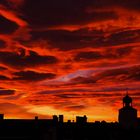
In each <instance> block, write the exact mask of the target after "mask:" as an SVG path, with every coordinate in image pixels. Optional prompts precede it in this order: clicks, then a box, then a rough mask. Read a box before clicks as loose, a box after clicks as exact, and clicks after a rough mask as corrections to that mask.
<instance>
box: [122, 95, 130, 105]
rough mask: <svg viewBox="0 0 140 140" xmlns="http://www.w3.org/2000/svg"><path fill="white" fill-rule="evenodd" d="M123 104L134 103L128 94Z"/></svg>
mask: <svg viewBox="0 0 140 140" xmlns="http://www.w3.org/2000/svg"><path fill="white" fill-rule="evenodd" d="M123 102H124V103H128V104H129V103H132V98H131V97H130V96H129V95H128V94H126V96H125V97H124V98H123Z"/></svg>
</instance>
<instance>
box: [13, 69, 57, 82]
mask: <svg viewBox="0 0 140 140" xmlns="http://www.w3.org/2000/svg"><path fill="white" fill-rule="evenodd" d="M14 76H15V77H14V78H13V80H22V81H32V82H34V81H41V80H45V79H53V78H55V76H56V75H55V74H53V73H38V72H34V71H20V72H15V73H14Z"/></svg>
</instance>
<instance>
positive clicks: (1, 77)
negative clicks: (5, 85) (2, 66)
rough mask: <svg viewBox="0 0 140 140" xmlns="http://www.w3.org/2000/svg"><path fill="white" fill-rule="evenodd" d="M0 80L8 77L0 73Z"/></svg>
mask: <svg viewBox="0 0 140 140" xmlns="http://www.w3.org/2000/svg"><path fill="white" fill-rule="evenodd" d="M0 80H10V78H8V77H6V76H4V75H0Z"/></svg>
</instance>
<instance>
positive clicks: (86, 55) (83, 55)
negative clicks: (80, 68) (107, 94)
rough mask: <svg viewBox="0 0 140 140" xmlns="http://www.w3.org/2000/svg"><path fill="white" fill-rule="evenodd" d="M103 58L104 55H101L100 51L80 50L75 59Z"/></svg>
mask: <svg viewBox="0 0 140 140" xmlns="http://www.w3.org/2000/svg"><path fill="white" fill-rule="evenodd" d="M101 58H103V55H101V54H100V53H99V52H91V51H90V52H80V53H78V54H77V55H76V56H75V58H74V60H76V61H86V60H88V61H89V60H98V59H101Z"/></svg>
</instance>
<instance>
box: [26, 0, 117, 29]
mask: <svg viewBox="0 0 140 140" xmlns="http://www.w3.org/2000/svg"><path fill="white" fill-rule="evenodd" d="M90 4H91V1H90V0H89V1H84V0H78V1H73V0H71V1H70V0H69V1H64V0H61V1H59V2H58V1H56V0H52V1H44V0H40V1H37V2H35V1H33V0H29V1H26V2H25V5H24V7H23V12H24V14H25V16H24V18H25V19H26V20H27V21H28V22H29V23H30V24H31V25H32V26H33V27H40V26H47V27H49V26H57V25H79V24H86V23H89V22H91V21H102V20H108V19H114V18H117V15H116V13H114V12H112V11H107V12H94V13H87V12H86V8H87V6H89V5H90ZM50 7H51V8H50ZM31 11H32V12H31ZM44 13H45V14H44ZM36 17H38V18H36ZM48 19H49V20H48Z"/></svg>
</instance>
